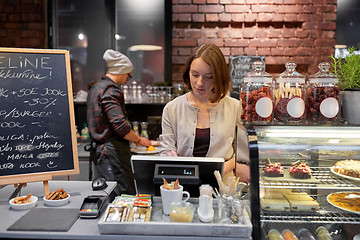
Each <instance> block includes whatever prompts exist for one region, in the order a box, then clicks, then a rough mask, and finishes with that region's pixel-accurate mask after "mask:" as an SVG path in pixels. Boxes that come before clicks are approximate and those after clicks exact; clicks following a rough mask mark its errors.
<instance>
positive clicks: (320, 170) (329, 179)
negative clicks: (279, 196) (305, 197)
mask: <svg viewBox="0 0 360 240" xmlns="http://www.w3.org/2000/svg"><path fill="white" fill-rule="evenodd" d="M262 168H263V167H262ZM262 168H261V169H262ZM311 170H312V172H311V174H312V176H313V177H314V178H315V179H317V180H318V181H319V182H318V183H308V182H288V181H265V180H260V184H261V186H262V187H264V188H279V187H281V188H305V189H334V188H337V189H346V190H359V186H358V185H359V183H360V179H359V182H355V181H351V180H347V179H345V178H341V177H337V176H335V175H334V174H333V173H332V172H331V171H330V169H329V168H328V167H312V168H311Z"/></svg>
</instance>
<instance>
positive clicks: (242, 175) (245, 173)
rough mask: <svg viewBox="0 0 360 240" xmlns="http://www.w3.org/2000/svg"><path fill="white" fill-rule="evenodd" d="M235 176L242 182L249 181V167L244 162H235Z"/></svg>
mask: <svg viewBox="0 0 360 240" xmlns="http://www.w3.org/2000/svg"><path fill="white" fill-rule="evenodd" d="M236 176H237V177H239V180H240V181H241V182H244V183H249V182H250V167H249V166H248V165H246V164H241V163H237V165H236Z"/></svg>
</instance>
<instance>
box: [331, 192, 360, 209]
mask: <svg viewBox="0 0 360 240" xmlns="http://www.w3.org/2000/svg"><path fill="white" fill-rule="evenodd" d="M338 193H344V194H346V195H350V194H351V193H354V192H336V193H334V194H338ZM356 193H358V192H356ZM332 194H333V193H330V194H329V195H327V197H326V200H327V201H328V203H330V204H331V205H332V206H334V207H336V208H339V209H341V210H344V211H347V212H351V213H356V214H360V212H359V211H353V210H350V209H347V208H344V207H341V206H338V205H337V204H336V203H333V202H331V201H330V199H329V198H330V196H331V195H332ZM344 199H345V198H344ZM359 201H360V200H359Z"/></svg>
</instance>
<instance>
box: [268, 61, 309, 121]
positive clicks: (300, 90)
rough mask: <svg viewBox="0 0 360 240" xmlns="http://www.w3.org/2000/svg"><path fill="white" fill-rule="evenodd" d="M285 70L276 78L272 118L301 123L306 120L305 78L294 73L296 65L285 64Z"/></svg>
mask: <svg viewBox="0 0 360 240" xmlns="http://www.w3.org/2000/svg"><path fill="white" fill-rule="evenodd" d="M285 68H286V70H285V71H284V72H283V73H281V74H279V75H278V76H277V77H276V83H275V89H274V100H275V109H274V117H275V119H276V120H278V121H280V122H286V123H302V122H304V121H305V120H306V111H305V107H306V105H305V101H306V96H305V94H306V90H305V80H306V76H305V75H302V74H300V73H298V72H296V63H292V62H290V63H286V64H285Z"/></svg>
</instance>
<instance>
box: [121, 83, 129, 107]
mask: <svg viewBox="0 0 360 240" xmlns="http://www.w3.org/2000/svg"><path fill="white" fill-rule="evenodd" d="M128 88H129V87H128V86H127V85H123V87H122V89H123V94H124V100H125V103H128V102H129V89H128Z"/></svg>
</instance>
